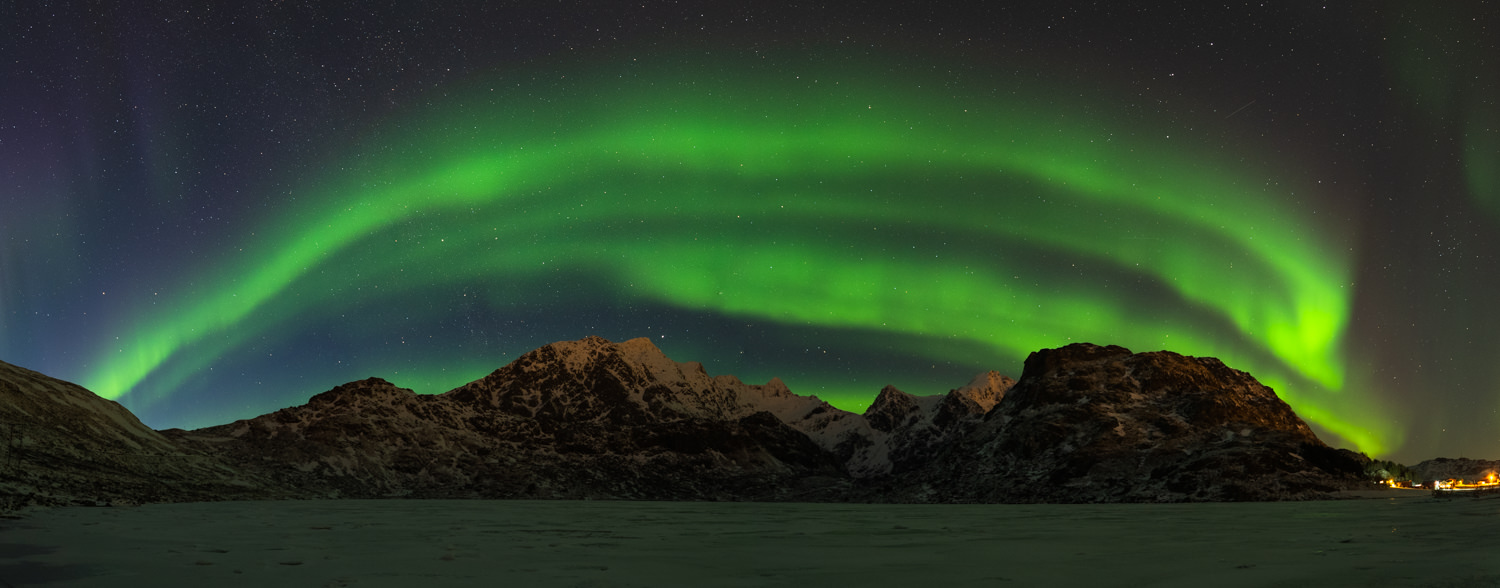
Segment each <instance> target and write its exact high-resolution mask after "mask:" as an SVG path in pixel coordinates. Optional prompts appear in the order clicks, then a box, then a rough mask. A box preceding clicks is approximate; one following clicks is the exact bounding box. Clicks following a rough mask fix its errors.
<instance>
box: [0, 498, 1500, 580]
mask: <svg viewBox="0 0 1500 588" xmlns="http://www.w3.org/2000/svg"><path fill="white" fill-rule="evenodd" d="M1376 495H1377V496H1385V498H1375V499H1365V500H1344V501H1321V502H1295V503H1234V504H1230V503H1211V504H1173V505H1156V504H1120V505H864V504H771V503H680V502H560V501H446V500H445V501H436V500H435V501H419V500H409V501H407V500H389V501H305V502H239V503H234V502H222V503H197V504H157V505H148V506H142V507H133V508H64V509H55V510H50V511H42V512H37V513H33V514H31V515H29V516H27V517H26V518H23V519H19V520H6V521H0V585H9V586H32V585H58V586H110V587H122V586H215V587H229V586H256V587H261V586H275V587H279V588H291V587H299V586H358V587H366V586H481V585H484V586H909V585H929V584H930V585H938V584H941V585H946V586H998V585H1014V586H1027V585H1032V586H1034V585H1041V584H1044V583H1045V584H1047V585H1053V586H1081V585H1095V586H1195V587H1196V586H1268V585H1278V586H1279V585H1297V586H1302V585H1307V586H1315V585H1316V586H1353V585H1367V586H1373V585H1399V586H1435V585H1454V586H1458V585H1483V586H1492V585H1496V584H1497V583H1500V558H1497V557H1495V551H1494V550H1495V545H1497V544H1500V500H1493V499H1453V500H1437V499H1433V498H1430V497H1429V495H1428V494H1427V493H1425V492H1395V491H1392V492H1390V493H1387V494H1376Z"/></svg>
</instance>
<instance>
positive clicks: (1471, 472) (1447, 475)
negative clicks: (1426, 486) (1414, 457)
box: [1411, 457, 1500, 482]
mask: <svg viewBox="0 0 1500 588" xmlns="http://www.w3.org/2000/svg"><path fill="white" fill-rule="evenodd" d="M1411 471H1412V472H1413V473H1415V474H1416V479H1417V481H1419V482H1428V481H1432V480H1468V481H1471V482H1472V481H1476V480H1483V479H1485V478H1488V477H1489V475H1490V474H1493V473H1500V460H1486V459H1469V458H1466V457H1460V458H1457V459H1452V458H1447V457H1439V458H1436V459H1429V460H1427V461H1424V462H1422V463H1419V464H1417V465H1414V466H1411Z"/></svg>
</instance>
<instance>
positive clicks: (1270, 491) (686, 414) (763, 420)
mask: <svg viewBox="0 0 1500 588" xmlns="http://www.w3.org/2000/svg"><path fill="white" fill-rule="evenodd" d="M20 373H21V372H16V371H14V370H11V371H7V372H0V376H6V377H7V378H11V379H13V378H14V377H20V376H14V374H20ZM21 375H22V376H25V377H33V376H27V375H26V374H21ZM37 376H39V374H38V375H37ZM61 384H66V383H61ZM61 384H52V385H53V386H54V387H56V386H61ZM67 386H72V385H71V384H68V385H67ZM12 388H15V386H14V385H11V387H10V388H3V389H0V390H3V391H7V393H8V394H9V393H10V392H9V391H10V390H11V389H12ZM80 391H81V392H80ZM86 393H87V391H82V389H81V388H77V387H76V386H72V388H69V389H68V390H67V395H60V396H59V398H63V397H66V398H74V397H77V398H83V397H82V396H81V394H86ZM89 396H92V395H91V394H89ZM93 399H94V400H93V404H91V405H89V406H91V407H93V408H90V409H87V410H84V411H83V412H82V413H78V414H72V413H67V414H64V413H47V414H45V415H42V416H41V417H36V416H32V415H31V413H27V415H20V414H18V415H17V416H16V418H31V422H34V423H41V422H44V421H45V422H54V423H56V426H55V427H52V428H51V429H49V430H52V431H54V432H53V433H50V434H52V435H53V438H55V439H57V440H58V441H54V443H57V444H61V445H66V444H67V442H66V440H67V439H69V436H68V435H69V432H76V431H79V429H78V425H79V424H80V423H86V422H97V421H100V419H101V418H105V417H100V416H99V415H115V416H116V417H120V419H123V420H120V419H115V417H107V419H115V420H111V422H116V421H118V422H116V425H117V426H116V427H115V428H113V429H108V430H105V429H97V430H91V431H92V432H91V433H88V434H84V435H82V436H81V437H80V438H79V439H78V440H77V442H76V443H75V445H76V448H75V453H78V454H87V453H89V452H90V451H95V450H96V449H89V448H91V447H95V448H96V447H98V446H100V444H114V443H118V442H117V441H114V440H112V439H113V437H111V436H119V435H127V436H129V435H134V436H135V437H138V438H140V439H145V440H146V441H136V442H137V443H145V444H144V445H141V447H148V446H149V447H150V448H154V449H149V451H155V452H158V453H163V452H165V453H163V454H171V455H176V456H178V457H174V458H171V459H169V460H165V461H164V463H165V462H171V463H174V464H177V465H173V466H171V467H165V466H163V467H157V468H156V469H151V468H134V466H132V465H130V464H127V463H124V462H123V461H120V460H115V461H116V462H118V463H114V465H113V466H112V467H114V470H113V471H117V472H123V473H122V474H121V475H125V474H128V473H129V472H131V471H139V472H140V473H141V474H142V475H143V476H144V477H155V478H157V479H158V480H160V481H161V483H160V484H158V486H160V487H162V488H166V489H167V490H165V491H158V492H155V493H151V492H142V491H140V489H139V488H138V487H137V486H138V485H136V486H132V485H131V484H128V483H124V482H119V481H116V482H110V483H109V484H106V485H108V486H110V487H111V488H115V489H114V490H110V491H109V492H105V493H103V494H101V495H104V494H108V495H109V496H114V497H117V498H120V499H130V498H131V497H136V498H138V499H139V500H172V499H183V500H198V499H205V497H220V496H217V495H215V494H214V491H213V490H212V489H213V488H218V489H219V490H221V491H222V497H224V498H236V497H246V496H266V497H486V498H615V499H666V500H799V501H851V500H853V501H875V502H892V501H894V502H1036V501H1050V502H1098V501H1193V500H1275V499H1302V498H1316V497H1321V496H1324V493H1326V492H1328V491H1332V490H1338V489H1342V488H1347V487H1352V486H1354V485H1357V484H1361V483H1363V482H1362V480H1360V478H1359V473H1360V472H1361V467H1362V463H1363V462H1362V461H1361V460H1362V459H1363V457H1362V456H1359V455H1357V454H1353V453H1351V452H1347V451H1340V450H1334V449H1331V448H1328V447H1327V446H1326V445H1324V444H1323V443H1322V442H1321V441H1319V440H1318V439H1317V438H1316V436H1314V435H1313V433H1312V431H1311V430H1310V429H1309V428H1308V427H1307V425H1306V424H1305V423H1303V422H1302V421H1301V419H1299V418H1297V417H1296V415H1295V414H1294V413H1292V411H1291V409H1290V407H1288V406H1287V405H1286V404H1285V403H1284V402H1281V400H1280V399H1279V398H1277V397H1276V396H1275V393H1274V392H1272V391H1271V390H1270V389H1269V388H1266V387H1264V386H1261V385H1260V384H1259V383H1258V382H1255V380H1254V378H1252V377H1250V376H1249V375H1248V374H1245V373H1244V372H1239V371H1237V370H1233V369H1231V368H1228V367H1226V366H1224V365H1223V364H1222V363H1220V362H1218V360H1214V359H1212V358H1192V357H1186V356H1181V355H1178V354H1174V353H1170V352H1155V353H1143V354H1133V353H1131V352H1130V351H1129V350H1126V349H1123V348H1120V347H1100V346H1095V345H1089V344H1075V345H1069V346H1067V347H1064V348H1061V349H1052V350H1042V351H1039V352H1037V353H1034V354H1032V356H1031V357H1030V358H1028V359H1027V362H1026V366H1025V369H1024V371H1023V374H1022V377H1021V379H1020V380H1019V381H1017V380H1011V379H1010V378H1007V377H1005V376H1003V375H1000V374H999V373H997V372H987V373H983V374H980V375H979V376H977V377H976V378H975V379H974V380H973V381H971V382H969V383H968V384H967V385H965V386H962V387H960V388H957V389H954V390H952V391H950V392H949V393H948V394H945V395H938V396H912V395H909V394H906V393H905V392H902V391H900V390H898V389H896V388H894V387H889V386H888V387H886V388H885V389H884V390H882V391H881V392H880V395H879V396H878V397H877V398H876V400H875V402H873V403H872V404H871V406H870V407H869V409H868V410H866V411H865V413H864V414H855V413H852V412H848V411H843V410H840V409H837V408H835V407H833V406H831V405H829V404H828V403H826V402H824V401H822V400H820V399H818V398H817V397H815V396H800V395H797V394H794V393H792V392H791V391H790V390H788V389H787V387H786V386H785V384H783V383H782V382H781V381H780V380H776V379H773V380H771V381H770V382H768V383H766V384H764V385H750V384H745V383H744V382H741V381H740V380H739V379H737V378H735V377H733V376H710V375H708V373H707V372H706V371H705V370H704V368H703V366H702V364H699V363H696V362H676V361H673V360H671V359H670V358H668V357H666V355H665V354H663V353H662V352H661V351H660V350H659V349H657V348H656V347H655V346H654V345H652V344H651V342H650V341H649V340H647V339H632V340H629V341H625V342H623V343H612V342H610V341H607V340H604V339H601V338H598V337H589V338H585V339H582V340H579V341H564V342H559V343H553V344H550V345H546V346H543V347H541V348H539V349H536V350H534V351H531V352H528V353H526V354H523V355H522V356H521V357H519V358H517V359H516V360H515V361H513V362H511V363H510V364H507V365H506V366H504V367H501V368H500V369H497V370H495V371H494V372H493V373H491V374H489V375H487V376H485V377H484V378H481V379H479V380H476V381H474V382H471V383H469V384H466V385H464V386H461V387H459V388H456V389H454V390H451V391H449V392H446V393H443V394H438V395H417V394H414V393H412V392H411V391H410V390H407V389H403V388H399V387H397V386H395V385H394V384H391V383H390V382H386V381H385V380H381V379H378V378H371V379H367V380H362V381H357V382H350V383H348V384H344V385H342V386H338V387H335V388H333V389H332V390H329V391H327V392H323V393H321V394H318V395H316V396H314V397H312V398H311V399H309V401H308V402H307V403H306V404H304V405H301V406H296V407H290V408H286V409H282V410H279V411H276V412H273V413H270V414H266V415H261V416H259V417H255V418H252V419H246V420H241V421H236V422H234V423H229V424H225V425H219V426H216V427H208V428H205V429H198V430H195V431H181V430H168V431H162V432H156V431H151V430H150V429H148V428H145V427H144V426H143V425H140V424H139V421H136V420H134V417H133V416H129V418H128V419H125V418H124V417H123V416H120V415H119V414H118V413H122V412H123V414H124V415H126V416H128V412H124V409H123V408H120V407H118V405H113V403H109V402H108V401H103V400H102V399H98V398H97V397H93ZM85 404H87V403H85ZM108 405H113V406H114V407H115V408H109V406H108ZM17 406H21V405H20V404H17ZM90 419H92V420H90ZM131 421H133V423H134V424H131ZM38 426H41V425H38ZM64 428H66V430H64ZM101 435H102V436H101ZM30 443H31V444H32V445H37V443H38V442H37V441H31V442H30ZM143 451H145V450H143ZM172 452H175V453H172ZM13 453H15V454H18V455H21V456H23V457H26V461H27V466H26V472H28V475H31V476H32V477H36V476H41V475H42V474H40V473H38V472H42V471H44V470H47V471H50V470H49V468H50V467H51V466H48V465H47V464H44V463H38V460H36V459H35V457H36V456H38V455H40V454H37V453H34V452H32V451H31V449H30V446H28V449H27V450H26V451H20V452H13ZM105 461H109V460H108V459H106V460H105ZM186 464H195V465H191V467H190V466H189V465H186ZM52 469H58V470H59V471H64V470H66V471H67V472H69V473H68V475H70V476H73V478H68V479H72V480H74V481H75V482H76V484H74V485H75V486H76V485H83V486H87V485H88V484H87V483H85V480H86V478H87V477H88V475H87V474H86V473H80V472H86V471H87V470H86V468H74V467H71V466H70V467H63V468H52ZM47 475H53V474H47ZM58 475H61V474H58ZM80 476H81V477H80ZM43 477H45V476H43ZM54 477H56V476H54ZM117 482H118V483H117ZM116 487H118V488H116ZM178 487H181V488H185V489H187V490H184V491H182V492H179V493H178V494H180V496H178V495H177V494H174V492H176V491H175V490H172V489H173V488H178ZM28 488H30V489H29V490H28ZM38 488H39V487H36V486H34V485H33V486H32V487H25V486H18V485H15V484H9V483H8V482H7V483H4V484H0V493H5V494H9V495H10V496H12V498H13V499H14V497H16V496H21V495H23V494H24V493H26V492H30V494H29V496H32V497H33V500H41V501H45V498H35V497H37V496H45V495H46V494H47V493H46V492H45V491H43V490H39V489H38ZM58 488H61V486H59V487H58ZM54 493H55V494H58V495H60V496H61V495H64V494H65V493H63V492H61V491H60V490H59V491H58V492H54Z"/></svg>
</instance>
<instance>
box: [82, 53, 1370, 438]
mask: <svg viewBox="0 0 1500 588" xmlns="http://www.w3.org/2000/svg"><path fill="white" fill-rule="evenodd" d="M705 71H707V72H709V73H705ZM760 71H761V70H755V69H745V70H740V71H734V72H733V73H732V77H731V74H726V73H723V72H724V68H723V67H722V66H717V67H712V68H710V67H704V68H693V67H678V68H675V69H673V70H672V71H670V72H666V71H655V72H652V71H646V72H642V71H637V70H632V71H631V75H629V76H623V75H615V72H613V71H610V72H604V73H597V74H596V75H582V76H569V77H568V78H566V79H565V80H563V81H558V80H557V79H554V80H552V81H551V82H550V85H546V86H545V89H546V90H547V92H540V91H539V90H537V89H536V88H530V89H531V90H532V93H531V94H527V93H525V92H524V91H522V90H519V89H518V90H512V91H510V92H497V91H495V90H493V89H491V88H490V87H488V86H482V85H481V86H476V87H475V88H473V89H471V90H470V91H466V92H459V93H456V94H455V95H456V96H459V98H458V99H453V100H450V101H448V102H446V103H445V104H444V105H443V106H441V107H437V108H433V109H431V110H430V111H428V112H427V113H425V114H424V115H423V116H421V117H416V118H415V119H414V120H411V121H405V124H403V125H399V126H394V128H395V129H397V130H391V131H384V132H390V133H392V134H398V135H400V136H399V137H375V138H372V139H370V141H369V142H370V143H371V144H377V143H378V144H379V145H381V146H382V148H377V149H371V150H369V152H367V153H361V154H360V156H359V157H355V158H350V159H348V160H344V161H341V162H340V163H339V165H337V166H329V167H330V169H338V170H340V171H338V172H337V173H331V174H329V177H328V178H326V179H325V181H322V182H320V183H319V184H318V185H317V186H316V187H313V188H311V189H310V190H309V191H306V192H300V193H299V198H298V199H297V202H298V204H297V205H295V207H294V208H295V209H293V210H283V211H280V212H279V213H278V216H277V217H276V218H268V219H263V222H261V223H260V224H259V226H260V229H259V230H258V231H257V233H256V234H254V236H253V237H251V238H249V239H247V240H245V242H244V243H240V244H238V246H237V247H236V249H237V251H235V252H232V253H226V254H225V255H224V256H222V257H221V258H216V259H214V260H212V261H213V263H212V264H211V265H209V266H208V268H209V269H205V270H203V271H201V272H199V274H200V275H196V276H194V279H193V280H192V283H193V284H196V286H195V288H196V289H195V290H193V291H192V292H193V293H192V294H191V295H180V296H177V297H176V298H175V299H174V301H175V304H172V305H170V306H171V311H170V312H162V311H160V310H159V309H154V310H157V311H156V312H152V310H153V309H150V308H146V309H145V310H142V311H140V312H138V313H134V314H131V315H130V319H129V321H127V322H122V323H120V324H117V325H114V327H113V328H114V331H115V332H116V333H117V334H118V335H119V339H120V342H121V343H125V342H128V345H126V346H123V347H122V346H119V345H116V346H112V347H109V348H107V349H102V350H101V353H100V357H99V360H98V361H97V362H95V363H94V365H95V366H96V367H97V369H96V370H95V371H94V372H92V373H91V374H90V376H89V377H87V379H86V380H85V383H86V385H87V386H88V387H90V388H91V389H92V390H95V391H96V392H98V393H99V394H101V395H103V396H105V397H107V398H121V397H125V396H127V395H129V398H131V399H132V400H136V401H142V402H150V401H153V400H157V399H160V398H161V397H163V396H165V395H167V394H169V393H170V392H171V391H172V389H173V388H174V387H175V386H176V385H177V384H180V383H181V382H182V381H183V379H184V378H185V377H186V374H188V373H190V372H191V371H193V370H194V369H196V368H198V367H201V366H202V365H204V364H206V363H208V362H209V361H211V360H212V359H213V358H214V357H216V356H219V355H221V354H225V353H230V352H232V351H233V350H234V349H235V348H236V347H237V346H239V345H241V344H242V343H243V342H244V341H245V340H246V339H247V338H249V337H251V336H253V335H255V334H257V333H267V332H274V331H275V329H276V327H277V326H281V327H285V326H286V325H287V324H288V322H289V321H293V320H297V319H298V317H303V318H304V319H305V318H306V317H311V316H317V313H318V312H320V311H321V312H329V311H336V310H337V309H338V308H339V305H340V301H341V300H347V297H348V296H349V294H350V292H351V290H354V289H360V292H361V295H378V296H384V297H391V298H392V299H395V298H396V297H399V296H401V295H410V294H412V293H413V292H426V291H451V290H452V289H454V288H457V287H460V286H462V285H463V284H466V283H473V282H475V281H483V280H505V281H507V282H514V283H539V282H542V281H545V280H546V279H547V276H549V275H553V274H555V273H556V272H560V271H567V272H575V273H578V274H580V275H588V276H591V279H596V280H599V281H600V283H601V284H602V285H604V286H606V287H608V288H609V289H608V290H607V292H608V296H610V297H612V298H616V299H625V300H639V301H641V302H643V303H650V304H657V305H667V306H672V307H677V308H682V309H684V310H685V311H686V310H690V311H694V312H710V313H717V314H721V315H724V316H744V317H753V318H756V319H760V320H769V321H773V322H776V323H781V324H786V325H794V326H817V327H827V328H836V329H851V330H862V331H875V332H886V333H890V334H892V335H900V336H909V337H908V339H907V340H920V339H921V338H949V339H957V340H962V341H969V342H972V343H973V344H977V345H979V346H982V347H984V348H988V349H991V350H993V352H994V353H996V354H999V355H998V356H997V357H1017V356H1024V354H1025V353H1027V352H1029V351H1033V350H1036V349H1039V348H1044V347H1053V346H1057V345H1061V344H1066V343H1067V342H1069V341H1083V340H1087V341H1094V342H1098V343H1117V344H1121V345H1126V346H1129V347H1132V348H1136V349H1137V350H1147V349H1154V348H1170V349H1172V350H1174V351H1178V352H1182V353H1188V354H1192V355H1213V356H1217V357H1220V358H1222V359H1223V360H1224V361H1225V362H1226V363H1228V364H1229V365H1232V366H1235V367H1237V368H1240V369H1245V370H1248V371H1250V372H1251V373H1253V374H1255V375H1256V376H1257V377H1258V378H1260V379H1261V380H1262V381H1264V382H1267V383H1268V384H1273V385H1274V387H1275V388H1276V389H1277V391H1278V393H1279V394H1280V395H1281V396H1282V397H1283V398H1284V399H1286V400H1287V401H1288V402H1289V403H1290V404H1291V405H1292V406H1293V407H1294V408H1295V409H1296V410H1297V411H1298V413H1299V414H1301V415H1302V416H1304V418H1307V419H1308V420H1309V421H1311V422H1313V423H1315V424H1317V425H1319V426H1321V427H1323V428H1324V429H1326V430H1328V431H1330V432H1333V433H1335V434H1337V435H1339V436H1340V437H1342V438H1344V439H1345V440H1347V441H1348V442H1349V443H1351V444H1353V445H1355V446H1356V447H1358V448H1359V449H1360V450H1363V451H1367V452H1370V453H1374V454H1380V453H1384V452H1387V451H1390V450H1393V449H1395V448H1396V447H1397V446H1399V444H1400V439H1399V433H1398V432H1395V431H1390V430H1388V429H1385V428H1384V427H1383V426H1382V423H1387V422H1389V420H1388V419H1387V418H1384V417H1383V415H1382V411H1381V410H1380V409H1379V407H1377V406H1374V405H1372V404H1371V403H1370V402H1369V401H1368V399H1365V398H1360V399H1359V401H1354V400H1352V399H1350V398H1348V397H1347V396H1346V395H1345V393H1344V392H1343V390H1344V385H1345V378H1346V374H1345V369H1344V361H1343V358H1342V355H1341V353H1342V352H1341V337H1342V334H1343V332H1344V329H1345V327H1346V323H1347V321H1348V320H1349V312H1350V298H1351V297H1352V295H1353V291H1352V286H1351V284H1350V277H1349V276H1350V261H1349V259H1348V256H1349V255H1350V247H1349V246H1348V244H1347V243H1346V242H1345V241H1346V240H1345V239H1344V238H1343V234H1344V231H1345V228H1344V227H1337V226H1332V227H1330V226H1323V225H1320V224H1317V223H1314V222H1312V220H1311V219H1310V218H1306V217H1302V216H1299V215H1298V213H1297V210H1298V208H1297V207H1296V206H1295V205H1294V204H1293V203H1292V202H1291V201H1290V200H1289V197H1288V195H1287V194H1283V193H1277V192H1273V191H1269V188H1268V185H1267V184H1268V183H1267V182H1266V180H1265V178H1267V177H1273V176H1277V175H1284V174H1285V173H1286V172H1284V171H1278V172H1274V173H1272V172H1267V171H1265V170H1259V169H1249V168H1245V167H1244V166H1243V164H1235V165H1229V164H1226V163H1223V162H1221V161H1216V160H1214V159H1213V158H1212V157H1210V156H1207V155H1204V154H1203V153H1202V151H1203V150H1201V149H1198V150H1195V149H1194V146H1193V145H1192V144H1190V143H1182V142H1179V143H1174V142H1172V140H1169V139H1166V138H1162V137H1163V135H1162V134H1161V133H1160V132H1159V131H1151V130H1149V126H1148V125H1141V126H1138V127H1131V126H1129V125H1121V124H1117V123H1116V124H1111V123H1110V122H1108V121H1102V120H1097V119H1096V118H1093V117H1091V116H1090V115H1089V114H1088V113H1089V112H1091V108H1090V104H1088V103H1086V102H1083V101H1081V100H1080V101H1077V103H1075V104H1069V103H1067V102H1065V101H1062V100H1059V99H1057V93H1055V92H1054V93H1051V94H1046V95H1045V97H1041V96H1036V97H1028V95H1027V94H1025V93H1022V92H1021V91H1019V90H1017V91H1010V90H1007V91H1006V92H1004V93H995V92H986V93H978V94H963V93H961V92H958V91H956V90H954V89H953V88H951V87H949V88H944V87H943V86H942V85H941V84H940V83H937V82H934V81H932V80H927V79H923V78H922V77H921V76H920V75H917V74H913V75H911V76H906V77H895V78H893V77H892V75H891V72H889V71H882V70H880V69H877V68H873V67H850V66H848V65H847V64H845V65H844V66H842V67H826V68H824V71H821V72H818V73H817V74H816V75H812V74H804V75H802V76H800V77H795V78H794V77H791V76H785V75H781V76H775V75H772V74H769V73H760ZM684 72H694V73H691V74H689V73H684ZM713 72H719V73H713ZM557 77H558V76H554V78H557ZM590 80H593V83H590ZM511 85H512V86H514V84H511ZM537 85H538V86H542V84H537ZM937 88H941V90H938V89H937ZM997 94H998V95H997ZM1075 95H1076V94H1075ZM400 129H406V130H404V131H403V130H400ZM392 146H395V147H392ZM1038 252H1040V255H1038ZM1075 265H1084V266H1087V267H1089V268H1091V269H1090V270H1089V271H1088V272H1077V271H1071V270H1069V269H1068V268H1071V267H1073V266H1075ZM1070 272H1071V273H1070ZM494 302H499V301H494ZM580 336H581V334H580ZM897 339H899V337H897ZM911 346H912V349H910V351H911V352H912V353H914V354H919V355H920V354H924V353H929V354H930V353H934V351H933V350H931V349H928V348H925V347H924V346H922V345H917V344H912V345H911ZM148 378H150V379H151V385H150V386H145V385H143V384H142V383H143V381H146V380H147V379H148Z"/></svg>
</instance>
